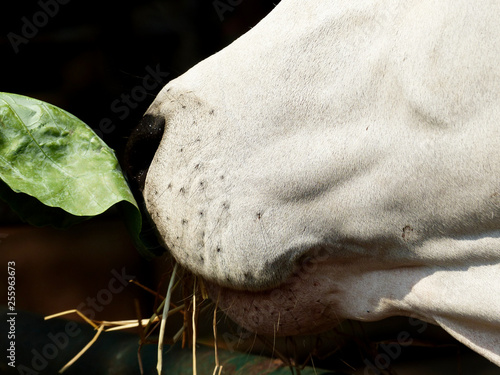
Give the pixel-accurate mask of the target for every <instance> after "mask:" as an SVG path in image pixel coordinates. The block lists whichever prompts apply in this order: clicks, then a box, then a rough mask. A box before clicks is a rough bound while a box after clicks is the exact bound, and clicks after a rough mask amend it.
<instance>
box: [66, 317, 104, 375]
mask: <svg viewBox="0 0 500 375" xmlns="http://www.w3.org/2000/svg"><path fill="white" fill-rule="evenodd" d="M103 328H104V326H103V325H101V326H100V327H99V329H98V330H97V333H96V334H95V336H94V337H93V338H92V340H90V342H89V343H88V344H87V345H85V347H84V348H83V349H82V350H80V353H78V354H77V355H75V356H74V357H73V359H72V360H71V361H69V362H68V363H66V365H65V366H64V367H63V368H62V369H60V370H59V373H60V374H62V373H63V372H64V371H66V370H67V369H68V367H69V366H71V365H72V364H73V363H75V362H76V361H77V360H78V358H80V357H81V356H82V355H83V353H85V352H86V351H87V349H88V348H90V347H91V346H92V344H93V343H94V342H96V340H97V338H98V337H99V335H100V334H101V332H102V330H103Z"/></svg>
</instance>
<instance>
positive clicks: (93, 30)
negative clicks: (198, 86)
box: [0, 0, 278, 157]
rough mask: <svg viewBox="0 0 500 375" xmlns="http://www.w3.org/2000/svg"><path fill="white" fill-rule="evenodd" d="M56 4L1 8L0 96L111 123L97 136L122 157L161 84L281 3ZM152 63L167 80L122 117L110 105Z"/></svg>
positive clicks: (154, 0) (68, 0)
mask: <svg viewBox="0 0 500 375" xmlns="http://www.w3.org/2000/svg"><path fill="white" fill-rule="evenodd" d="M59 1H60V2H57V0H39V1H10V2H8V5H4V7H3V9H2V12H1V16H0V27H1V29H0V51H1V53H0V57H1V60H0V61H1V65H0V66H1V69H0V91H3V92H11V93H18V94H22V95H27V96H31V97H35V98H37V99H41V100H44V101H47V102H50V103H52V104H55V105H57V106H60V107H61V108H63V109H65V110H67V111H69V112H70V113H73V114H74V115H76V116H77V117H79V118H80V119H82V120H83V121H84V122H86V123H87V124H88V125H89V126H90V127H91V128H93V129H99V126H100V124H101V121H102V120H103V119H106V118H108V119H110V120H111V121H112V123H113V125H112V126H108V128H107V129H106V131H105V132H104V133H102V132H98V134H99V135H101V136H102V137H103V138H104V140H105V141H106V142H107V143H108V145H110V146H111V147H112V148H114V149H115V150H116V151H117V154H118V156H119V157H121V152H122V150H123V146H124V144H125V142H126V138H127V136H128V134H129V133H130V131H131V129H132V128H133V127H134V126H135V125H136V124H137V123H138V121H139V119H140V118H141V116H142V114H143V113H144V112H145V110H146V109H147V107H148V106H149V104H150V103H151V102H152V101H153V99H154V97H155V96H156V94H157V92H158V91H159V90H160V89H161V87H162V86H163V85H164V84H165V83H167V81H169V80H171V79H173V78H175V77H176V76H178V75H180V74H182V73H183V72H185V71H186V70H188V69H189V68H190V67H191V66H193V65H195V64H196V63H197V62H198V61H200V60H202V59H203V58H205V57H207V56H209V55H211V54H213V53H215V52H217V51H218V50H220V49H221V48H223V47H224V46H226V45H228V44H229V43H230V42H231V41H232V40H234V39H235V38H237V37H238V36H240V35H241V34H243V33H244V32H246V31H247V30H248V29H249V28H251V27H253V26H254V25H255V24H256V23H257V22H258V21H259V20H260V19H261V18H263V17H264V16H265V15H266V14H267V13H268V12H269V11H270V10H272V8H273V7H274V5H273V3H275V4H277V3H278V0H240V1H236V0H219V1H211V0H209V1H207V0H150V1H132V0H122V1H115V0H111V1H106V0H101V1H97V0H59ZM62 3H63V4H62ZM42 4H43V5H42ZM230 4H236V5H230ZM43 13H45V14H47V15H44V14H43ZM30 24H31V26H30ZM21 38H22V39H21ZM158 64H159V67H160V69H161V71H162V72H164V73H168V74H169V75H168V78H167V79H165V82H162V85H158V86H157V87H156V88H155V89H153V90H149V91H148V92H147V94H148V95H147V97H145V98H141V100H137V101H133V104H134V105H133V108H132V106H130V105H128V107H129V109H130V113H128V114H127V115H126V116H124V112H120V113H118V112H117V110H116V107H115V109H113V108H112V104H113V103H114V102H116V101H117V100H120V101H121V100H122V99H121V98H122V95H129V94H130V92H131V90H132V89H133V88H134V87H136V86H138V85H142V79H143V77H144V76H145V75H146V74H147V70H146V68H147V67H148V66H149V67H151V68H153V69H154V68H155V67H156V66H157V65H158ZM110 129H113V130H110Z"/></svg>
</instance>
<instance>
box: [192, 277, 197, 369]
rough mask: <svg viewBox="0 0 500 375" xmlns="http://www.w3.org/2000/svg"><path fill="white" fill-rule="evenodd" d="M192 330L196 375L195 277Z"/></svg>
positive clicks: (194, 284)
mask: <svg viewBox="0 0 500 375" xmlns="http://www.w3.org/2000/svg"><path fill="white" fill-rule="evenodd" d="M192 328H193V375H197V371H196V277H195V278H194V283H193V317H192Z"/></svg>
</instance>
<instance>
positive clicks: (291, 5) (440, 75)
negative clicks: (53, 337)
mask: <svg viewBox="0 0 500 375" xmlns="http://www.w3.org/2000/svg"><path fill="white" fill-rule="evenodd" d="M498 14H500V3H498V2H481V3H477V4H475V3H474V4H472V3H470V2H467V1H451V0H447V1H439V2H438V1H431V0H424V1H382V2H368V3H367V2H365V1H316V2H300V1H298V0H284V1H282V2H281V3H280V4H279V5H278V6H277V7H276V8H275V10H274V11H273V12H271V14H269V15H268V16H267V17H266V18H265V19H264V20H262V21H261V22H260V23H259V24H258V25H257V26H256V27H255V28H253V29H252V30H250V31H249V32H248V33H247V34H245V35H244V36H243V37H241V38H240V39H238V40H237V41H235V42H234V43H233V44H231V45H230V46H229V47H227V48H225V49H224V50H222V51H220V52H219V53H217V54H215V55H214V56H212V57H210V58H208V59H206V60H204V61H202V62H201V63H199V64H198V65H196V66H195V67H193V68H192V69H191V70H189V71H188V72H187V73H185V74H184V75H182V76H181V77H179V78H177V79H175V80H173V81H172V82H170V83H169V84H168V85H167V86H166V87H165V88H164V89H163V90H162V91H161V93H160V94H159V95H158V96H157V98H156V100H155V101H154V102H153V104H152V105H151V107H150V109H149V110H148V112H147V114H146V116H145V118H144V120H143V122H142V124H141V126H140V128H139V130H138V131H137V132H136V133H135V134H134V135H133V136H132V137H131V144H130V150H129V152H130V154H133V155H135V156H134V157H132V158H131V159H134V160H135V159H137V163H139V164H140V165H139V166H136V167H133V168H132V169H133V170H134V174H135V175H136V176H138V179H139V180H143V181H145V183H144V187H143V195H144V198H145V203H146V207H147V210H148V211H149V213H150V215H151V218H152V220H153V221H154V223H155V225H156V227H157V229H158V233H159V235H160V237H161V239H162V241H163V242H164V244H165V246H166V247H167V248H168V249H169V250H170V251H171V253H172V254H173V256H174V257H175V258H176V259H177V261H178V262H179V263H181V264H182V265H183V266H184V267H186V268H188V269H190V270H191V271H192V272H194V273H195V274H197V275H199V276H200V277H202V278H203V279H205V280H206V281H207V283H208V285H209V291H210V293H211V294H212V296H213V298H218V299H219V304H220V306H221V307H222V308H223V309H224V311H225V312H226V313H227V314H228V315H229V316H230V317H232V318H233V319H234V320H235V321H237V322H238V323H240V324H241V325H243V326H244V327H246V328H248V329H250V330H253V331H256V332H261V333H277V334H282V335H288V334H302V333H311V332H318V331H322V330H325V329H328V328H330V327H332V326H334V325H335V324H336V323H337V322H339V321H340V320H341V319H345V318H350V319H357V320H364V321H370V320H378V319H382V318H385V317H389V316H395V315H402V316H410V315H412V316H415V317H418V318H420V319H422V320H425V321H427V322H430V323H433V324H438V325H440V326H442V327H443V328H444V329H445V330H447V331H448V332H450V333H451V334H452V335H453V336H455V337H456V338H457V339H458V340H460V341H462V342H463V343H465V344H466V345H468V346H469V347H471V348H472V349H474V350H476V351H477V352H479V353H480V354H482V355H483V356H485V357H487V358H488V359H490V360H491V361H493V362H494V363H496V364H497V365H500V298H499V297H498V296H500V152H499V151H498V147H499V145H500V127H499V119H500V100H499V99H500V98H499V96H500V23H499V22H498ZM155 142H156V143H155ZM141 143H142V144H143V146H144V144H145V145H146V146H145V148H146V149H148V150H149V152H150V153H151V154H152V152H151V150H153V151H154V150H156V152H155V153H154V158H153V159H152V161H151V165H150V166H149V161H150V160H146V161H145V160H144V158H143V157H142V156H141V155H142V153H141V152H137V151H134V145H136V144H141ZM158 143H159V144H158ZM151 156H152V155H151ZM145 158H146V159H147V157H145ZM148 166H149V169H148Z"/></svg>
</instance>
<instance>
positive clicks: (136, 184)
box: [123, 114, 166, 258]
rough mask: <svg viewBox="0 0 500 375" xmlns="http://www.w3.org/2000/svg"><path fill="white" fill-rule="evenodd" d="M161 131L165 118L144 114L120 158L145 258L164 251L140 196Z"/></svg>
mask: <svg viewBox="0 0 500 375" xmlns="http://www.w3.org/2000/svg"><path fill="white" fill-rule="evenodd" d="M164 130H165V118H164V117H163V116H153V115H150V114H145V115H144V117H143V118H142V120H141V122H140V123H139V125H138V126H137V127H136V128H135V129H134V130H133V131H132V134H131V135H130V138H129V140H128V142H127V145H126V147H125V154H124V158H123V160H124V165H123V167H124V169H125V172H126V173H127V176H128V181H129V184H130V188H131V189H132V192H133V193H134V196H135V199H136V200H137V202H138V204H139V207H140V210H141V213H142V219H143V220H142V230H141V233H140V239H141V242H142V246H145V247H146V248H147V252H146V253H147V254H146V257H148V258H149V257H151V256H158V255H161V254H163V253H164V251H165V250H166V248H165V246H164V245H163V243H162V241H161V239H160V238H159V236H158V233H157V230H156V226H155V225H154V223H153V221H152V220H151V217H150V216H149V213H148V212H147V210H146V208H145V205H144V198H143V197H142V191H143V190H144V183H145V181H146V175H147V173H148V169H149V166H150V165H151V162H152V161H153V158H154V156H155V153H156V150H157V149H158V146H159V145H160V142H161V139H162V137H163V131H164Z"/></svg>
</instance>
